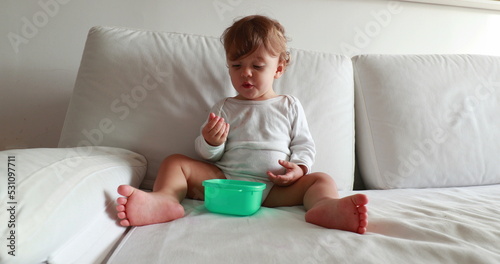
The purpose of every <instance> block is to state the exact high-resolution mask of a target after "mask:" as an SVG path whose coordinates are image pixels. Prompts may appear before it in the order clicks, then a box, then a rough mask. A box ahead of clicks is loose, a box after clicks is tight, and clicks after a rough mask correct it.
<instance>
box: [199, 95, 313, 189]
mask: <svg viewBox="0 0 500 264" xmlns="http://www.w3.org/2000/svg"><path fill="white" fill-rule="evenodd" d="M211 112H213V113H215V114H216V115H219V116H220V117H223V118H224V120H225V121H226V122H228V123H229V124H230V131H229V135H228V138H227V141H226V142H225V143H224V144H222V145H220V146H215V147H214V146H211V145H209V144H208V143H207V142H206V141H205V139H204V138H203V136H202V135H200V136H199V137H198V138H196V142H195V148H196V151H197V153H198V154H199V155H200V156H201V157H202V158H204V159H205V160H208V161H211V162H213V163H214V164H215V165H216V166H217V167H219V168H220V169H221V170H222V171H223V173H224V174H225V175H226V177H227V178H238V179H241V178H243V179H245V178H247V179H248V180H252V179H253V180H258V181H264V182H265V181H269V179H268V176H267V174H266V172H267V171H271V172H273V173H274V174H276V175H281V174H284V172H285V169H284V168H283V167H282V166H281V165H279V164H278V160H280V159H282V160H288V161H291V162H294V163H296V164H298V165H304V166H306V167H307V171H308V172H310V171H311V166H312V164H313V162H314V156H315V153H316V151H315V146H314V141H313V139H312V136H311V133H310V132H309V126H308V124H307V120H306V116H305V113H304V110H303V108H302V105H301V104H300V102H299V101H298V100H297V98H295V97H293V96H290V95H281V96H278V97H275V98H272V99H268V100H263V101H246V100H238V99H235V98H225V99H224V100H221V101H220V102H218V103H217V104H215V105H214V106H213V107H212V109H211ZM207 122H208V121H207ZM207 122H205V124H206V123H207ZM205 124H203V126H202V128H203V127H204V126H205Z"/></svg>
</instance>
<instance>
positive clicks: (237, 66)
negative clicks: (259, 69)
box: [231, 64, 241, 68]
mask: <svg viewBox="0 0 500 264" xmlns="http://www.w3.org/2000/svg"><path fill="white" fill-rule="evenodd" d="M239 67H241V65H240V64H232V65H231V68H239Z"/></svg>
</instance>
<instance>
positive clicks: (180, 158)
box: [162, 154, 191, 164]
mask: <svg viewBox="0 0 500 264" xmlns="http://www.w3.org/2000/svg"><path fill="white" fill-rule="evenodd" d="M188 160H191V158H190V157H188V156H185V155H182V154H172V155H170V156H168V157H166V158H165V159H163V162H162V163H163V164H168V163H181V162H184V161H188Z"/></svg>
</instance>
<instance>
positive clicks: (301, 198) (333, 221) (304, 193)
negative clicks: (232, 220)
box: [263, 173, 368, 234]
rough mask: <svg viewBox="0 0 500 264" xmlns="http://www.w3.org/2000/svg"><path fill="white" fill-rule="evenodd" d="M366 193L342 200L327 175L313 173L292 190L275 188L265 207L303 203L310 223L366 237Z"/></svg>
mask: <svg viewBox="0 0 500 264" xmlns="http://www.w3.org/2000/svg"><path fill="white" fill-rule="evenodd" d="M367 203H368V198H367V197H366V195H364V194H355V195H352V196H348V197H343V198H339V195H338V192H337V187H336V184H335V181H334V180H333V179H332V178H331V177H330V176H329V175H327V174H324V173H311V174H308V175H305V176H303V177H302V178H300V179H299V180H298V181H297V182H296V183H294V184H293V185H291V186H288V187H280V186H276V185H275V186H274V187H273V189H271V192H270V193H269V195H268V197H267V199H266V200H265V201H264V204H263V205H264V206H269V207H275V206H293V205H301V204H303V205H304V207H305V208H306V210H307V212H306V216H305V219H306V221H307V222H309V223H312V224H316V225H319V226H323V227H326V228H333V229H341V230H346V231H351V232H356V233H360V234H363V233H365V232H366V227H367V225H368V213H367V207H366V204H367Z"/></svg>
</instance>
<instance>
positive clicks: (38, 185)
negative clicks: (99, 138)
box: [0, 147, 147, 263]
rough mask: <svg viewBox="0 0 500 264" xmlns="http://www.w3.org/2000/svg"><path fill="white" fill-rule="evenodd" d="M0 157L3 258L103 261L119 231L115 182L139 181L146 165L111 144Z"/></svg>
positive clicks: (5, 260) (8, 152)
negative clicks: (108, 145)
mask: <svg viewBox="0 0 500 264" xmlns="http://www.w3.org/2000/svg"><path fill="white" fill-rule="evenodd" d="M0 161H1V162H0V168H1V169H0V173H1V175H0V180H1V182H2V183H1V185H0V186H1V188H0V204H1V205H2V210H0V223H1V224H0V237H1V238H2V250H0V259H1V260H2V261H1V262H2V263H41V262H44V261H47V262H49V263H97V262H100V261H102V260H103V259H104V258H105V257H106V256H107V254H108V252H109V250H111V249H112V248H113V246H114V245H115V243H116V242H117V241H118V239H119V238H120V237H121V236H122V235H123V233H124V231H125V228H124V227H121V226H119V224H118V221H117V218H116V212H115V206H116V203H115V200H116V198H117V197H118V196H119V195H118V194H117V192H116V189H117V186H118V185H120V184H131V185H133V186H139V183H140V182H141V181H142V179H143V177H144V174H145V172H146V166H147V164H146V160H145V159H144V157H143V156H141V155H139V154H136V153H133V152H131V151H127V150H124V149H118V148H109V147H89V148H68V149H20V150H6V151H1V152H0ZM9 173H10V174H9ZM6 245H9V247H6ZM13 255H15V256H13ZM75 261H77V262H75Z"/></svg>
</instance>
